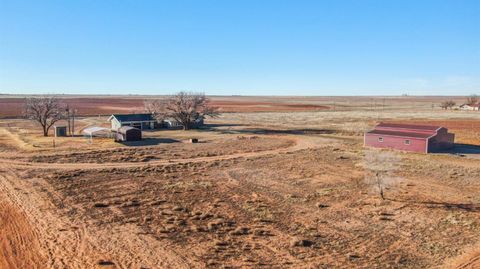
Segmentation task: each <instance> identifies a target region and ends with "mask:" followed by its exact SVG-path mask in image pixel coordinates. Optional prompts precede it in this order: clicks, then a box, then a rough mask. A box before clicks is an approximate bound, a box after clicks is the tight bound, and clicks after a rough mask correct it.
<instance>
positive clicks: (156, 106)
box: [143, 99, 166, 121]
mask: <svg viewBox="0 0 480 269" xmlns="http://www.w3.org/2000/svg"><path fill="white" fill-rule="evenodd" d="M143 104H144V106H145V110H146V111H147V112H148V113H151V114H152V115H153V117H154V118H155V119H156V120H158V121H163V120H164V119H165V105H166V100H162V99H148V100H145V101H143Z"/></svg>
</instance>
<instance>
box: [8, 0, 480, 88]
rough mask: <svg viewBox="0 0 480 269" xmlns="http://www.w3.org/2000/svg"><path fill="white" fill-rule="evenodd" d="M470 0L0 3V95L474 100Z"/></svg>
mask: <svg viewBox="0 0 480 269" xmlns="http://www.w3.org/2000/svg"><path fill="white" fill-rule="evenodd" d="M479 14H480V1H478V0H471V1H468V0H450V1H442V0H415V1H413V0H412V1H409V0H389V1H386V0H350V1H346V0H345V1H343V0H323V1H322V0H312V1H304V0H298V1H297V0H295V1H294V0H290V1H282V0H261V1H258V0H217V1H214V0H203V1H199V0H191V1H186V0H171V1H161V0H157V1H146V0H124V1H122V0H101V1H98V0H70V1H65V0H57V1H53V0H37V1H23V0H11V1H6V0H0V93H71V94H95V93H98V94H168V93H172V92H175V91H178V90H190V91H202V92H205V93H207V94H220V95H232V94H242V95H400V94H402V93H408V94H412V95H414V94H418V95H467V94H471V93H480V15H479Z"/></svg>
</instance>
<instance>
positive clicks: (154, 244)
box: [0, 165, 198, 268]
mask: <svg viewBox="0 0 480 269" xmlns="http://www.w3.org/2000/svg"><path fill="white" fill-rule="evenodd" d="M0 170H1V171H2V173H1V174H0V192H1V193H3V194H5V198H6V200H8V202H10V203H12V205H14V206H15V207H16V208H18V209H20V210H21V211H23V212H25V216H26V217H27V218H26V219H28V223H31V224H33V225H32V227H31V228H32V230H33V231H34V233H35V234H36V235H37V236H36V237H38V238H39V252H40V253H39V255H38V256H41V257H45V259H46V262H45V263H36V261H35V263H36V264H44V265H45V264H46V267H48V268H95V267H96V266H98V263H99V261H105V262H107V264H108V262H113V263H114V264H115V268H140V267H147V268H191V267H198V264H196V262H194V261H189V260H186V259H185V258H184V257H182V255H179V254H177V253H174V252H173V251H171V250H169V249H168V246H165V245H162V244H160V242H158V241H156V240H155V239H154V238H151V237H149V236H148V235H143V232H142V231H140V230H139V228H138V227H136V226H133V225H131V226H129V225H125V226H120V227H118V226H117V227H115V229H112V227H109V226H104V227H97V226H94V225H92V226H89V225H88V224H89V223H88V222H87V221H85V220H82V219H79V218H71V217H68V216H66V214H63V212H62V210H61V209H58V208H56V207H55V206H54V205H53V204H52V203H51V202H50V199H48V198H47V197H45V193H48V194H49V195H50V196H53V197H52V199H56V198H55V193H54V190H53V188H52V187H51V186H49V185H48V183H47V182H45V181H43V180H41V179H29V180H25V179H21V177H19V176H18V175H17V174H16V171H13V170H12V169H8V168H6V167H5V165H2V166H0ZM2 205H3V204H2ZM66 208H69V207H68V206H66ZM9 223H11V225H13V226H14V227H19V228H18V229H15V231H16V233H15V234H14V235H13V237H14V238H18V239H19V240H17V241H19V244H18V246H16V247H17V248H22V247H23V248H24V250H26V251H27V252H30V244H27V243H25V241H26V240H25V239H23V237H22V236H26V235H28V233H27V232H25V231H26V230H27V229H26V228H22V227H24V226H25V227H28V226H27V225H26V224H24V223H23V221H22V220H21V219H20V220H17V218H16V219H15V220H14V221H13V220H12V221H9ZM16 245H17V244H16ZM4 251H8V250H6V249H5V250H4ZM20 253H21V252H20ZM34 253H35V251H33V252H32V254H29V255H30V256H31V255H33V254H34ZM6 255H9V253H8V252H7V253H6ZM29 255H27V256H26V257H23V256H22V257H21V259H20V260H22V259H25V258H26V259H27V261H26V262H28V260H30V259H31V260H32V263H33V262H34V261H33V259H34V258H30V257H29ZM10 256H11V255H10ZM12 258H15V257H12ZM7 268H10V266H9V267H7ZM20 268H25V267H20ZM29 268H30V267H29ZM32 268H35V267H32Z"/></svg>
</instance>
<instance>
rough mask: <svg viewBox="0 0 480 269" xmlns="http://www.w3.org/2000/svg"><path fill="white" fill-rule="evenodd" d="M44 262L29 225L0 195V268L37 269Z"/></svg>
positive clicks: (36, 239)
mask: <svg viewBox="0 0 480 269" xmlns="http://www.w3.org/2000/svg"><path fill="white" fill-rule="evenodd" d="M44 262H45V257H44V256H43V255H42V254H41V252H40V243H39V240H38V236H37V234H36V233H35V232H34V230H33V229H32V225H31V223H29V222H28V220H27V217H26V216H25V214H24V213H23V212H21V211H20V210H18V209H17V208H15V206H14V205H12V204H11V203H10V202H9V201H8V200H6V199H5V197H4V195H3V194H1V193H0V268H12V269H16V268H39V265H40V264H44Z"/></svg>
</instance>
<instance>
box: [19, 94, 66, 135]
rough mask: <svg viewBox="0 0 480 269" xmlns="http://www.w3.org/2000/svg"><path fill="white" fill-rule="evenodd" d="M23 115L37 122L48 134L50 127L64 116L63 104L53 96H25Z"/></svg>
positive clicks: (44, 133) (45, 133)
mask: <svg viewBox="0 0 480 269" xmlns="http://www.w3.org/2000/svg"><path fill="white" fill-rule="evenodd" d="M24 116H25V117H26V118H27V119H30V120H33V121H36V122H38V123H39V124H40V125H41V126H42V129H43V136H48V131H49V130H50V127H52V126H53V124H55V122H57V121H59V120H61V119H64V118H65V106H64V105H63V104H62V103H61V102H60V100H59V99H58V98H56V97H55V96H43V97H30V98H25V107H24Z"/></svg>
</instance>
